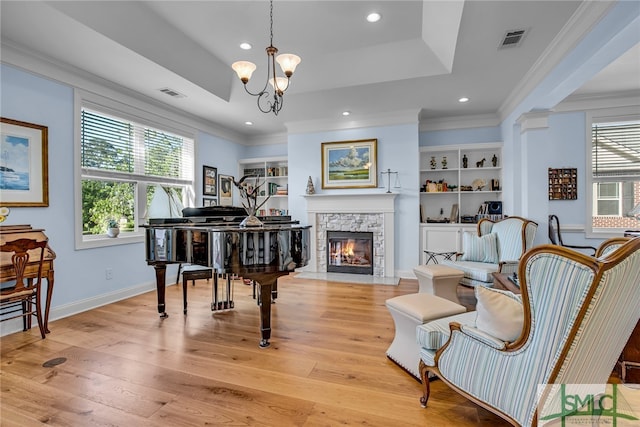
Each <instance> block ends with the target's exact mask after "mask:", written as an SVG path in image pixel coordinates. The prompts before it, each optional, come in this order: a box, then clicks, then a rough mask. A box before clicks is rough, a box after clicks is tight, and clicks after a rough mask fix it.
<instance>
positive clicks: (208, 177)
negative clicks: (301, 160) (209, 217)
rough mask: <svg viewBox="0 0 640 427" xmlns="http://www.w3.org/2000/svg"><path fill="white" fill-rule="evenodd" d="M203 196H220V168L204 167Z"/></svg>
mask: <svg viewBox="0 0 640 427" xmlns="http://www.w3.org/2000/svg"><path fill="white" fill-rule="evenodd" d="M202 194H203V195H204V196H217V195H218V168H214V167H211V166H202Z"/></svg>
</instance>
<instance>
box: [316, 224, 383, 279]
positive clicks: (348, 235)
mask: <svg viewBox="0 0 640 427" xmlns="http://www.w3.org/2000/svg"><path fill="white" fill-rule="evenodd" d="M327 272H328V273H331V272H333V273H352V274H369V275H372V274H373V233H371V232H366V231H365V232H360V231H357V232H356V231H331V230H328V231H327Z"/></svg>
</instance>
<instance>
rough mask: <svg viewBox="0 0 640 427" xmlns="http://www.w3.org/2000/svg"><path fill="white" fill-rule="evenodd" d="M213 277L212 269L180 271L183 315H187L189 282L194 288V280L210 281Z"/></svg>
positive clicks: (193, 268) (200, 268)
mask: <svg viewBox="0 0 640 427" xmlns="http://www.w3.org/2000/svg"><path fill="white" fill-rule="evenodd" d="M212 277H213V269H211V268H202V267H199V268H195V266H194V267H192V268H189V267H187V268H186V269H184V270H182V306H183V313H184V314H187V283H189V280H191V282H192V285H193V286H195V284H196V280H199V279H207V280H209V279H211V278H212Z"/></svg>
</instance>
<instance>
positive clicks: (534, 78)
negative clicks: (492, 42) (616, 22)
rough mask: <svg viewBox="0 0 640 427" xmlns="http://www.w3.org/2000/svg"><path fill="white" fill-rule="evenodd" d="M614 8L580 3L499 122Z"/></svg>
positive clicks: (519, 86) (507, 104) (507, 101)
mask: <svg viewBox="0 0 640 427" xmlns="http://www.w3.org/2000/svg"><path fill="white" fill-rule="evenodd" d="M614 4H615V2H611V1H585V2H581V3H580V5H579V6H578V9H577V10H576V12H575V13H574V14H573V15H572V16H571V18H570V19H569V21H567V23H566V24H565V25H564V27H562V30H560V32H559V33H558V34H557V35H556V37H555V38H554V39H553V41H552V42H551V43H550V44H549V45H548V46H547V48H546V49H545V50H544V52H543V53H542V55H540V57H539V58H538V60H537V61H536V62H535V64H533V66H532V67H531V69H530V70H529V71H528V72H527V73H526V74H525V75H524V77H523V78H522V80H520V83H518V84H517V85H516V87H515V89H514V90H513V91H512V92H511V93H510V94H509V96H507V98H506V99H505V101H504V102H503V103H502V105H500V107H499V108H498V116H499V117H500V121H501V122H502V121H504V120H505V119H506V118H507V117H508V116H509V114H511V113H512V112H513V111H515V109H516V108H517V106H518V105H519V104H521V103H522V102H523V101H524V100H525V98H526V97H527V96H528V95H529V94H530V93H531V92H532V91H533V90H534V89H535V88H536V87H537V86H538V85H540V83H541V82H542V80H543V79H544V78H545V77H547V75H549V73H550V72H551V70H553V69H554V68H555V67H556V66H557V65H558V64H559V63H560V61H562V60H563V59H564V58H565V57H566V55H567V53H568V52H570V51H571V50H572V49H574V48H575V47H576V46H577V45H578V43H579V42H580V40H582V38H583V37H584V36H585V34H587V33H588V32H589V31H591V30H592V29H593V27H594V26H595V25H596V24H597V23H598V22H599V21H600V19H601V18H602V17H603V16H604V15H605V14H606V13H607V12H608V11H609V10H610V8H611V7H613V5H614Z"/></svg>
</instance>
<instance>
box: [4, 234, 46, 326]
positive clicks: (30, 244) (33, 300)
mask: <svg viewBox="0 0 640 427" xmlns="http://www.w3.org/2000/svg"><path fill="white" fill-rule="evenodd" d="M46 246H47V240H42V241H37V240H33V239H18V240H14V241H12V242H6V243H5V244H4V245H2V246H0V254H1V255H2V256H3V257H7V258H8V257H10V258H11V265H12V266H13V270H14V272H15V279H13V276H4V277H0V284H1V290H0V321H5V320H10V319H16V318H18V317H22V325H23V330H24V331H26V330H28V329H30V328H31V316H35V317H36V319H37V320H38V327H39V328H40V335H41V336H42V338H45V328H44V321H43V318H42V308H41V298H40V296H41V287H42V265H43V261H44V250H45V248H46ZM29 259H37V260H38V264H37V270H38V274H37V276H36V278H35V279H25V277H24V276H25V272H26V271H27V268H29V269H31V268H34V269H35V268H36V267H35V266H34V265H33V264H32V265H31V266H28V264H29Z"/></svg>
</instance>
